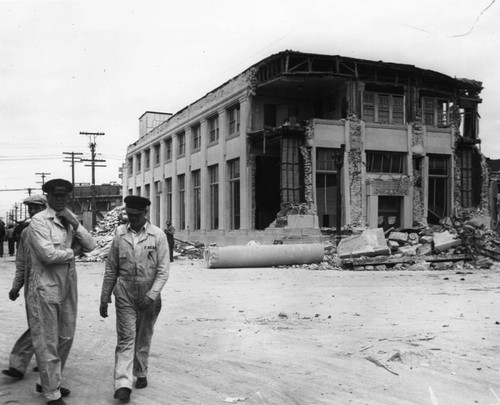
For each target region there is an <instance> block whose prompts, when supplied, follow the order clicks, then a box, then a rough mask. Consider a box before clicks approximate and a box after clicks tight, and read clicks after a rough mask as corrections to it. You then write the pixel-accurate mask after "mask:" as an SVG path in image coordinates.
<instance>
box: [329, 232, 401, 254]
mask: <svg viewBox="0 0 500 405" xmlns="http://www.w3.org/2000/svg"><path fill="white" fill-rule="evenodd" d="M390 254H391V252H390V250H389V247H388V246H387V241H386V239H385V235H384V230H383V229H382V228H376V229H366V230H364V231H363V233H361V235H355V236H351V237H349V238H346V239H343V240H341V241H340V243H339V245H338V248H337V255H338V257H339V258H341V259H345V258H349V257H360V256H369V257H371V256H378V255H390Z"/></svg>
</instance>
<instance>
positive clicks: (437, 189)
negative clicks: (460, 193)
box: [428, 155, 449, 223]
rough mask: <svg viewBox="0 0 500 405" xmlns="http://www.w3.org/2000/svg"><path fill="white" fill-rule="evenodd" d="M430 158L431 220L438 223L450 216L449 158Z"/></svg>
mask: <svg viewBox="0 0 500 405" xmlns="http://www.w3.org/2000/svg"><path fill="white" fill-rule="evenodd" d="M428 156H429V202H428V210H429V219H430V221H429V222H431V223H437V219H441V218H444V217H446V216H447V214H448V209H447V208H448V177H449V174H448V173H449V169H448V165H449V163H448V162H449V157H448V156H445V155H428Z"/></svg>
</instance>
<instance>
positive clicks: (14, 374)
mask: <svg viewBox="0 0 500 405" xmlns="http://www.w3.org/2000/svg"><path fill="white" fill-rule="evenodd" d="M2 374H4V375H6V376H9V377H11V378H15V379H16V380H21V379H22V378H23V377H24V374H23V373H21V372H20V371H19V370H17V369H15V368H14V367H9V369H8V370H2Z"/></svg>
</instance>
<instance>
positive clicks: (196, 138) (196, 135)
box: [191, 124, 201, 152]
mask: <svg viewBox="0 0 500 405" xmlns="http://www.w3.org/2000/svg"><path fill="white" fill-rule="evenodd" d="M191 139H192V143H191V151H193V152H195V151H197V150H199V149H200V147H201V130H200V124H197V125H194V126H193V127H191Z"/></svg>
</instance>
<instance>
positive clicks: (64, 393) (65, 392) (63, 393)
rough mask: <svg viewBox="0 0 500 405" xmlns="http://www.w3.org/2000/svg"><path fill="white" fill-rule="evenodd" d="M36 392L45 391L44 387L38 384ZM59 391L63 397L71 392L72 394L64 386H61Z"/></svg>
mask: <svg viewBox="0 0 500 405" xmlns="http://www.w3.org/2000/svg"><path fill="white" fill-rule="evenodd" d="M36 392H39V393H42V392H43V388H42V386H41V385H40V384H37V385H36ZM59 392H60V393H61V397H67V396H68V395H69V394H71V391H70V390H69V389H67V388H64V387H59Z"/></svg>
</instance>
